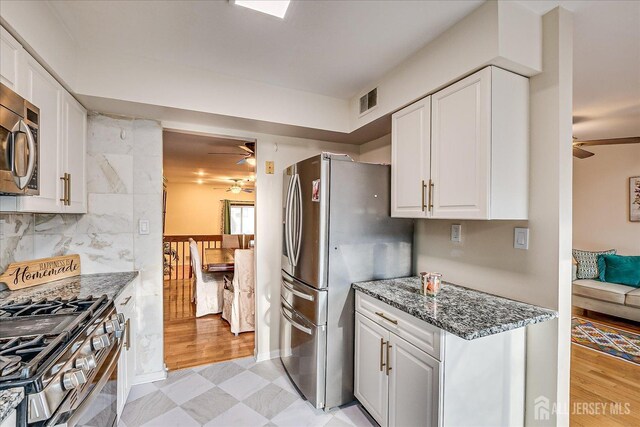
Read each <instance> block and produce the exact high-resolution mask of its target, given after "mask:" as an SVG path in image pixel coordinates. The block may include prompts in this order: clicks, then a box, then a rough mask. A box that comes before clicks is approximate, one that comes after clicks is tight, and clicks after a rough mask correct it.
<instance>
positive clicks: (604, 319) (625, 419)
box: [570, 308, 640, 427]
mask: <svg viewBox="0 0 640 427" xmlns="http://www.w3.org/2000/svg"><path fill="white" fill-rule="evenodd" d="M573 314H574V315H576V316H579V317H582V318H584V319H590V320H592V321H594V322H598V323H601V324H604V325H609V326H613V327H616V328H619V329H624V330H628V331H631V332H635V333H640V323H637V322H633V321H627V320H624V319H620V318H616V317H612V316H607V315H604V314H600V313H595V312H592V311H589V312H586V313H583V312H582V310H581V309H577V308H574V313H573ZM594 403H598V404H599V405H594ZM602 404H606V406H604V405H602ZM618 404H620V405H621V406H616V405H618ZM571 409H572V413H571V416H570V422H571V426H572V427H583V426H584V427H587V426H598V427H602V426H640V366H638V365H634V364H633V363H630V362H625V361H624V360H620V359H618V358H615V357H613V356H609V355H606V354H604V353H600V352H598V351H594V350H590V349H587V348H585V347H582V346H579V345H576V344H572V345H571ZM617 409H620V411H618V412H620V413H619V414H616V413H615V412H616V410H617ZM594 410H597V412H599V413H593V412H596V411H594ZM580 412H582V413H580ZM612 412H613V413H612ZM627 412H628V413H627Z"/></svg>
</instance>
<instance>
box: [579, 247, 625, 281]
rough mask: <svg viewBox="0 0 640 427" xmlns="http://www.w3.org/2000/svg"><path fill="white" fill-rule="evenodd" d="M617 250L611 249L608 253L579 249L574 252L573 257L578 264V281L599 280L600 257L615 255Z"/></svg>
mask: <svg viewBox="0 0 640 427" xmlns="http://www.w3.org/2000/svg"><path fill="white" fill-rule="evenodd" d="M615 253H616V250H615V249H609V250H608V251H595V252H591V251H581V250H579V249H574V250H573V257H574V258H575V260H576V262H577V263H578V272H577V274H576V275H577V277H578V279H597V278H598V277H599V271H598V255H615Z"/></svg>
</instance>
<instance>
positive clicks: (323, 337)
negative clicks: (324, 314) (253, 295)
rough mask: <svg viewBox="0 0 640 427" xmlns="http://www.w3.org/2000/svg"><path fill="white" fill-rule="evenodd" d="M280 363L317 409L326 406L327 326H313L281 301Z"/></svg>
mask: <svg viewBox="0 0 640 427" xmlns="http://www.w3.org/2000/svg"><path fill="white" fill-rule="evenodd" d="M280 301H281V306H280V359H281V360H282V364H283V365H284V368H285V369H286V370H287V373H288V374H289V376H290V377H291V379H292V380H293V382H294V383H295V385H296V386H297V387H298V390H300V392H301V393H302V394H303V395H304V396H305V397H306V398H307V399H308V400H309V402H310V403H311V404H312V405H313V406H315V407H316V408H323V407H324V402H325V366H326V357H327V330H326V328H327V327H326V325H322V326H316V325H314V324H313V323H311V322H309V321H308V320H307V319H305V318H304V317H302V316H300V315H299V314H297V313H296V312H295V310H293V309H291V307H289V306H288V304H287V303H286V302H285V301H284V300H283V299H282V298H281V299H280Z"/></svg>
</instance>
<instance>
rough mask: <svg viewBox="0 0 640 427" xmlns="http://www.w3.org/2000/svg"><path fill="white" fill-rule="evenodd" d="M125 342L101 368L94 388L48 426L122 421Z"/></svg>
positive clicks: (107, 425)
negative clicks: (121, 378)
mask: <svg viewBox="0 0 640 427" xmlns="http://www.w3.org/2000/svg"><path fill="white" fill-rule="evenodd" d="M123 341H124V340H123V339H122V338H120V339H119V340H118V342H117V345H115V346H113V347H112V349H111V351H110V352H109V354H108V356H107V357H106V358H105V360H104V363H102V364H101V365H100V366H99V367H98V372H97V374H96V375H95V376H94V377H93V380H92V384H91V388H90V389H89V391H88V392H87V393H86V394H84V396H83V397H80V399H79V401H78V402H76V403H74V404H73V405H72V408H73V409H72V410H70V411H67V412H65V413H62V414H60V415H59V416H57V417H56V416H54V417H53V418H52V419H51V421H50V422H49V423H47V424H46V425H47V426H49V425H50V426H56V427H76V426H77V427H80V426H85V427H89V426H91V427H114V426H115V425H116V423H117V419H118V399H117V391H118V359H119V358H120V351H121V349H122V344H123Z"/></svg>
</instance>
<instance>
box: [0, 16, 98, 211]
mask: <svg viewBox="0 0 640 427" xmlns="http://www.w3.org/2000/svg"><path fill="white" fill-rule="evenodd" d="M0 36H1V37H0V48H1V54H2V56H0V70H1V76H0V78H1V80H2V83H4V84H5V85H7V86H9V87H10V88H12V89H13V90H14V91H15V92H17V93H18V94H20V95H21V96H22V97H24V98H25V99H26V100H28V101H29V102H31V103H32V104H33V105H35V106H36V107H38V108H39V109H40V116H39V119H40V123H39V128H38V138H37V139H38V142H37V143H38V153H39V154H38V157H39V162H38V169H37V174H38V176H39V190H40V194H39V195H37V196H17V197H16V196H2V197H0V211H3V212H9V211H14V212H39V213H86V212H87V188H86V172H85V167H86V165H85V159H86V140H87V111H86V110H85V109H84V107H83V106H82V105H80V104H79V103H78V101H76V100H75V99H74V98H73V97H72V96H71V95H70V94H69V92H67V91H66V90H65V89H64V88H63V87H62V85H60V83H58V81H57V80H56V79H54V78H53V77H52V76H51V74H49V72H47V70H45V69H44V68H43V67H42V66H41V65H40V64H39V63H38V62H37V61H36V60H35V59H34V58H33V57H32V56H31V55H29V54H28V53H27V52H26V51H24V50H23V49H22V47H21V46H20V45H19V44H18V43H17V41H15V39H14V38H13V37H11V35H10V34H9V33H8V32H7V31H6V30H5V29H4V28H2V27H0Z"/></svg>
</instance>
